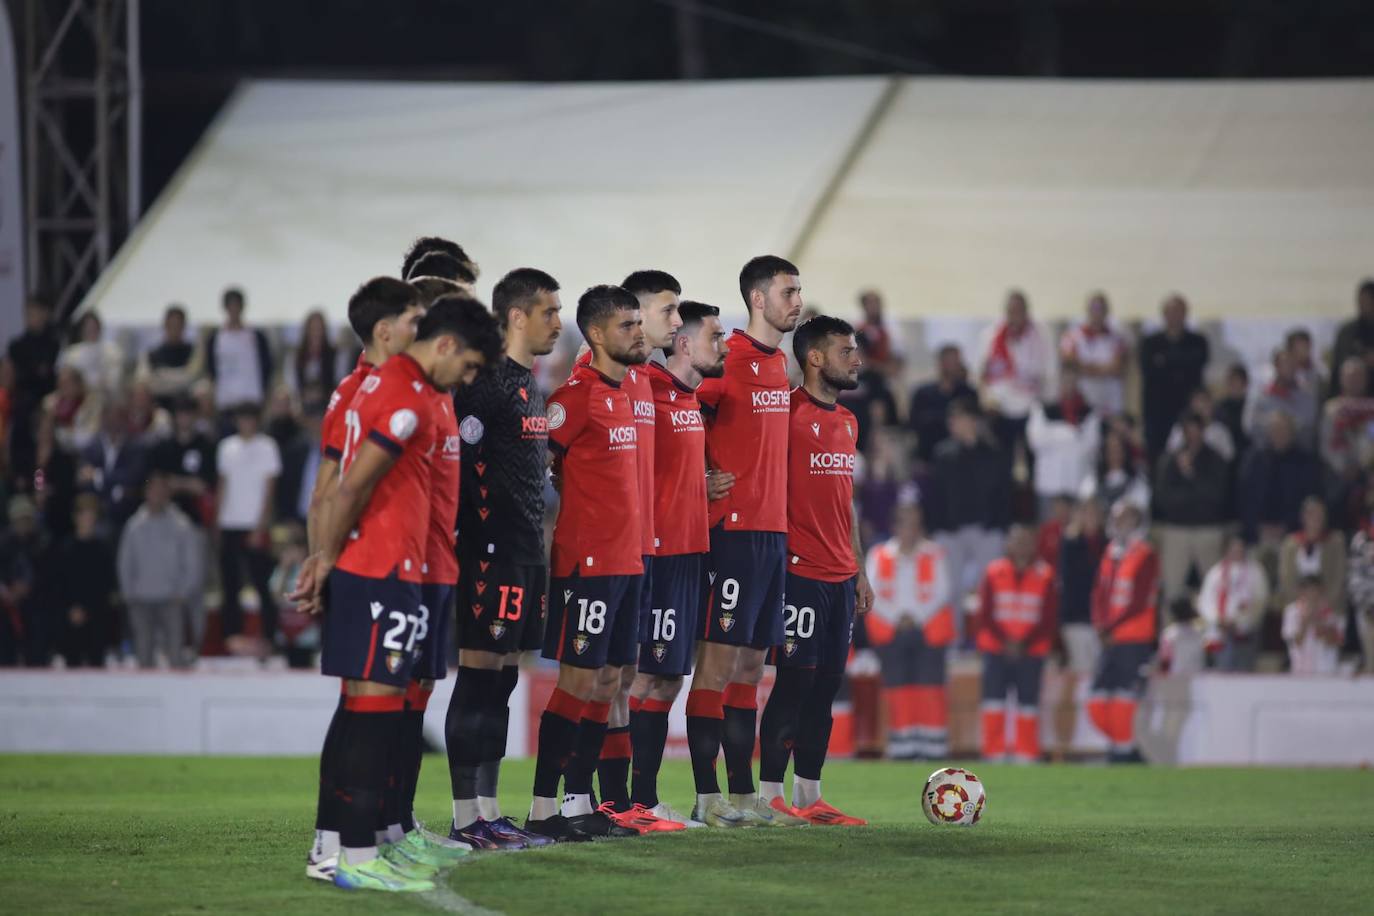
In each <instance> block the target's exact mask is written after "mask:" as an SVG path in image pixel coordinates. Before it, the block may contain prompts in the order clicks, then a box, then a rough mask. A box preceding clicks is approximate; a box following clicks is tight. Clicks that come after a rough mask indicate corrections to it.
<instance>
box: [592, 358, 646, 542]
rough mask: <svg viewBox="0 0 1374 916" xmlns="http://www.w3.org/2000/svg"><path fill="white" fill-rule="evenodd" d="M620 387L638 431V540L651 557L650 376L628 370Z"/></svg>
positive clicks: (643, 369)
mask: <svg viewBox="0 0 1374 916" xmlns="http://www.w3.org/2000/svg"><path fill="white" fill-rule="evenodd" d="M577 362H578V365H580V366H591V364H592V351H591V350H588V351H587V352H586V353H583V354H582V355H581V356H580V357H579V358H578V360H577ZM620 387H621V388H623V389H624V391H625V393H626V394H627V395H629V398H630V407H631V408H632V409H633V410H634V412H635V428H636V429H637V430H639V433H638V440H637V441H636V442H635V450H636V453H637V454H638V456H639V505H640V506H641V510H640V511H641V515H640V517H639V518H640V522H639V528H640V536H641V537H642V538H643V550H642V553H643V554H644V555H645V556H652V555H653V554H654V425H655V420H654V393H653V390H652V389H651V388H650V387H649V373H648V371H647V365H646V366H631V367H630V368H629V371H627V372H626V373H625V379H624V380H623V381H622V382H621V383H620Z"/></svg>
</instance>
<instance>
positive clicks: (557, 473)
mask: <svg viewBox="0 0 1374 916" xmlns="http://www.w3.org/2000/svg"><path fill="white" fill-rule="evenodd" d="M577 326H578V329H579V330H580V331H581V332H582V336H583V337H584V338H586V340H587V343H588V345H589V346H590V347H591V353H592V358H591V363H590V365H586V366H580V365H579V366H577V367H575V368H574V369H573V372H572V375H571V377H569V379H568V381H567V382H566V383H564V384H563V386H562V387H560V388H559V389H558V390H557V391H555V392H554V393H553V395H552V396H551V397H550V398H549V406H548V411H547V417H548V435H549V445H550V447H551V448H552V449H553V451H554V454H555V461H554V477H555V479H556V480H557V481H559V484H560V492H561V496H562V499H561V502H560V504H559V508H558V521H557V523H556V524H555V526H554V532H553V556H552V566H553V568H552V570H551V572H552V580H551V583H550V590H551V592H552V595H553V607H552V608H551V609H550V613H549V620H548V623H547V626H546V628H545V631H544V657H545V658H548V659H552V660H554V661H557V662H558V663H559V666H558V686H557V687H556V688H555V689H554V691H553V694H552V696H550V698H549V702H548V706H547V707H546V708H545V710H544V713H543V715H542V716H541V718H540V721H539V745H538V757H537V760H536V764H535V772H534V793H533V795H534V798H533V800H532V802H531V805H530V814H529V819H528V820H527V821H526V822H525V829H526V830H528V831H531V832H534V833H539V834H543V835H544V836H547V837H552V838H554V839H556V840H586V839H592V838H594V837H598V836H636V835H638V833H639V831H637V830H634V829H632V828H626V827H622V826H620V825H618V824H616V823H615V822H614V821H612V820H611V819H610V818H609V817H607V816H606V814H605V813H604V812H600V811H594V810H593V809H592V805H591V793H592V776H593V774H594V773H595V771H596V765H597V762H598V761H599V760H600V758H601V748H602V745H603V744H604V743H605V738H606V721H607V718H608V717H609V714H610V704H611V700H613V699H614V698H615V694H616V690H617V689H618V687H619V686H620V682H621V676H622V675H621V669H622V668H624V667H626V666H630V667H633V666H634V664H635V662H636V660H637V659H638V656H639V589H640V581H641V578H642V576H643V573H644V561H643V559H642V548H643V540H642V536H641V532H640V519H641V517H642V511H641V506H640V488H639V464H638V457H637V455H636V440H637V427H636V425H635V415H634V408H633V406H632V405H631V401H630V397H629V395H628V394H627V393H626V391H625V388H624V382H625V379H626V376H627V375H628V374H629V371H630V367H631V366H637V365H640V364H642V363H643V362H644V359H645V357H646V355H647V352H648V351H647V349H646V348H645V344H644V329H643V322H642V319H641V317H640V309H639V300H638V299H636V298H635V297H634V295H633V294H632V293H630V292H628V291H627V290H625V289H624V288H623V287H619V286H593V287H592V288H590V289H588V290H587V291H586V292H585V293H583V294H582V297H581V298H580V299H579V300H578V303H577ZM565 778H566V797H565V799H564V801H563V804H562V806H561V808H560V805H559V802H558V785H559V782H560V780H564V779H565Z"/></svg>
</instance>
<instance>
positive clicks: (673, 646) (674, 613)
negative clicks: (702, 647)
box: [639, 553, 706, 677]
mask: <svg viewBox="0 0 1374 916" xmlns="http://www.w3.org/2000/svg"><path fill="white" fill-rule="evenodd" d="M705 586H706V554H703V553H684V554H678V555H676V556H671V557H656V558H655V559H654V576H653V581H652V584H651V585H650V587H649V588H648V589H646V591H648V592H649V593H650V594H649V602H648V604H649V626H648V628H647V632H646V633H645V635H644V637H643V638H642V639H641V640H640V644H639V670H640V671H643V672H644V673H646V674H653V675H657V676H659V677H682V676H683V675H686V674H691V673H692V650H693V649H695V648H696V639H695V638H694V637H695V636H696V632H697V618H698V617H699V616H700V615H701V601H702V596H703V595H704V594H705Z"/></svg>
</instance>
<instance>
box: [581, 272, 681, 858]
mask: <svg viewBox="0 0 1374 916" xmlns="http://www.w3.org/2000/svg"><path fill="white" fill-rule="evenodd" d="M621 286H622V288H623V289H625V290H626V291H627V292H629V293H631V294H633V295H634V297H635V298H636V299H638V300H639V314H640V317H641V318H642V319H643V322H644V344H645V355H646V359H647V355H648V354H649V353H652V352H653V351H654V350H661V349H665V348H669V347H671V346H672V343H673V335H674V334H675V333H676V332H677V329H678V328H680V327H682V319H681V318H680V317H679V316H678V303H679V301H680V300H679V297H680V296H681V294H682V285H681V284H680V283H678V282H677V280H676V279H675V278H674V277H673V276H672V274H669V273H666V272H665V271H662V270H637V271H635V272H634V273H632V274H630V275H629V276H628V277H626V278H625V282H624V283H622V284H621ZM588 356H590V354H588ZM649 378H650V373H649V368H648V363H647V362H641V363H640V364H638V365H632V366H630V368H629V371H628V372H626V373H625V381H624V382H623V383H622V387H623V388H624V389H625V393H626V394H627V395H629V397H630V406H631V407H632V408H634V414H635V430H636V432H637V438H636V441H635V450H636V457H637V458H638V464H639V470H638V476H639V505H640V515H639V526H640V540H641V543H642V552H643V560H644V577H643V579H641V581H640V590H639V595H640V607H639V636H640V640H641V641H642V640H643V639H644V637H645V635H646V634H647V632H648V628H649V625H650V624H649V615H650V613H651V607H650V603H649V599H650V595H651V593H652V587H653V586H652V583H653V578H654V576H653V572H654V554H655V552H656V551H657V538H656V537H655V530H656V528H657V522H656V509H655V502H656V501H655V499H654V491H655V469H654V468H655V465H654V455H655V443H656V439H657V436H656V434H655V429H656V420H655V410H654V400H655V397H654V391H653V388H652V386H651V385H650V381H649ZM703 479H704V478H703ZM660 484H661V481H660ZM669 524H673V523H672V522H670V523H669ZM636 670H637V666H636V665H626V666H625V667H624V668H623V669H621V674H620V678H621V680H620V689H619V690H618V691H617V692H616V695H615V699H614V700H613V701H612V702H611V714H610V720H609V721H608V723H607V725H608V728H607V730H606V741H605V743H604V744H603V745H602V750H601V761H600V763H599V764H598V765H597V776H598V781H599V782H600V784H601V801H602V806H603V808H604V810H605V813H606V814H607V815H608V816H609V817H610V818H612V819H613V820H614V821H615V822H616V823H618V824H620V825H621V826H624V827H632V828H635V829H637V830H640V831H641V832H646V831H650V830H680V829H682V825H681V824H680V822H664V821H662V820H661V819H660V818H656V817H654V816H653V815H652V814H650V813H649V810H648V809H647V808H635V807H633V805H632V804H631V802H630V785H629V783H630V691H631V687H632V686H633V684H634V681H635V673H636Z"/></svg>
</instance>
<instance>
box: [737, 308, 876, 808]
mask: <svg viewBox="0 0 1374 916" xmlns="http://www.w3.org/2000/svg"><path fill="white" fill-rule="evenodd" d="M792 353H793V355H794V356H796V358H797V363H798V364H799V365H800V366H801V368H802V386H801V387H800V388H798V389H796V390H795V391H793V392H792V406H791V416H790V424H789V429H788V472H787V554H788V557H787V604H786V606H785V607H784V609H783V610H784V613H783V638H782V644H781V645H780V646H776V647H774V648H773V651H772V658H771V661H772V663H773V664H774V665H776V666H777V669H778V677H777V680H776V681H774V683H773V692H772V693H771V694H769V696H768V705H767V707H766V708H765V709H764V711H763V722H762V724H761V729H760V732H759V745H760V751H761V757H760V766H759V789H760V794H761V795H762V797H763V798H764V800H765V801H767V802H768V804H769V805H770V806H771V807H772V808H773V809H775V810H778V811H782V812H785V813H787V814H789V815H791V816H793V817H800V818H803V819H805V820H807V821H810V822H811V823H812V824H832V825H845V826H857V825H861V824H864V823H866V821H863V820H861V819H859V818H856V817H850V816H849V815H846V814H843V813H842V812H840V811H838V810H836V809H835V808H833V807H831V806H830V805H828V804H826V803H825V802H824V801H822V800H821V767H822V766H824V764H825V754H826V749H827V748H828V747H829V745H830V728H831V724H832V719H831V715H830V707H831V705H832V704H833V703H834V702H835V695H836V694H837V693H839V690H840V684H841V682H842V681H843V680H844V667H845V662H846V661H847V660H848V658H849V644H850V640H851V638H852V636H853V632H854V614H855V612H856V611H857V612H858V613H860V614H863V613H867V612H868V610H869V608H870V607H872V605H873V592H872V590H871V589H870V588H869V585H868V578H867V576H866V575H865V574H864V567H863V548H862V547H861V546H860V544H859V526H858V523H857V520H856V519H855V517H854V452H855V445H854V443H855V441H856V439H857V436H858V431H859V424H858V421H857V420H855V419H854V415H853V414H852V413H850V412H849V411H848V410H846V409H845V408H844V407H841V406H840V405H839V404H837V403H836V400H837V398H838V396H839V393H840V392H841V391H853V390H854V389H855V388H857V387H859V368H860V366H861V365H862V360H861V359H860V357H859V346H858V344H857V343H856V342H855V340H854V328H853V327H851V326H850V325H849V323H848V322H845V321H841V320H840V319H838V318H831V317H828V316H824V315H822V316H819V317H816V318H812V319H811V320H810V321H806V322H804V323H803V324H802V325H801V326H800V327H798V328H797V331H796V333H795V334H794V335H792ZM789 757H793V758H794V763H795V771H794V772H793V779H792V804H791V805H788V804H787V802H786V801H784V800H783V789H782V780H783V775H784V774H785V773H786V771H787V760H788V758H789Z"/></svg>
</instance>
